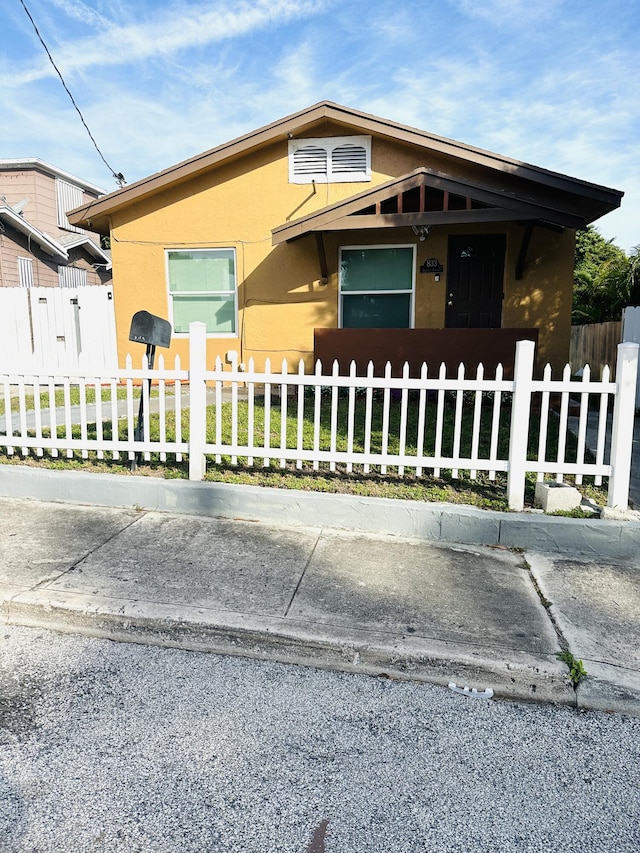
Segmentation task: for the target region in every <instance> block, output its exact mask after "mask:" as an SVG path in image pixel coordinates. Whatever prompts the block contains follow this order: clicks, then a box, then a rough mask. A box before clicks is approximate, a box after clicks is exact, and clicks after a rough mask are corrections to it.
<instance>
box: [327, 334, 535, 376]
mask: <svg viewBox="0 0 640 853" xmlns="http://www.w3.org/2000/svg"><path fill="white" fill-rule="evenodd" d="M522 340H527V341H534V343H536V344H537V343H538V329H320V328H318V329H314V340H313V353H314V360H315V361H317V360H318V359H320V361H321V362H322V365H323V371H324V372H325V373H328V372H330V371H331V368H332V365H333V362H334V360H337V361H338V364H339V365H340V373H341V374H342V375H346V374H348V372H349V365H350V364H351V362H352V361H355V363H356V366H357V372H358V374H359V375H364V374H365V373H366V370H367V364H368V363H369V361H372V362H373V364H374V375H375V376H383V375H384V368H385V364H386V363H387V362H388V361H389V362H391V367H392V375H393V376H401V375H402V367H403V365H404V363H405V362H408V363H409V370H410V375H411V376H414V377H418V376H419V375H420V368H421V367H422V363H423V362H426V363H427V365H428V368H429V374H430V375H431V376H433V375H434V373H437V372H438V370H439V368H440V365H441V364H442V362H444V363H445V364H446V366H447V376H448V377H455V376H456V374H457V372H458V365H459V364H460V363H461V362H462V363H463V364H464V365H465V367H466V370H467V376H468V375H469V372H470V371H471V372H472V374H473V375H475V372H476V370H477V368H478V365H479V364H480V363H482V364H483V365H484V372H485V376H488V377H491V378H492V377H493V376H495V371H496V367H497V365H498V364H502V366H503V368H504V378H505V379H512V378H513V365H514V361H515V353H516V342H517V341H522Z"/></svg>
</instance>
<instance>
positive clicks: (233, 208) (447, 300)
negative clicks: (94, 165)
mask: <svg viewBox="0 0 640 853" xmlns="http://www.w3.org/2000/svg"><path fill="white" fill-rule="evenodd" d="M622 195H623V193H622V192H620V191H618V190H613V189H608V188H606V187H601V186H596V185H594V184H591V183H587V182H585V181H582V180H578V179H576V178H572V177H568V176H566V175H561V174H557V173H554V172H550V171H548V170H546V169H542V168H539V167H537V166H532V165H528V164H525V163H521V162H518V161H516V160H512V159H509V158H507V157H503V156H501V155H498V154H493V153H490V152H487V151H482V150H480V149H477V148H473V147H471V146H469V145H464V144H462V143H459V142H455V141H452V140H450V139H445V138H442V137H438V136H434V135H432V134H430V133H427V132H424V131H421V130H416V129H414V128H411V127H405V126H403V125H399V124H396V123H394V122H391V121H388V120H386V119H382V118H377V117H375V116H371V115H367V114H365V113H361V112H358V111H356V110H352V109H348V108H346V107H342V106H339V105H337V104H332V103H328V102H322V103H319V104H316V105H314V106H312V107H309V108H308V109H305V110H302V111H301V112H298V113H295V114H294V115H291V116H288V117H286V118H283V119H280V120H278V121H276V122H274V123H273V124H270V125H268V126H266V127H263V128H260V129H258V130H256V131H253V132H252V133H249V134H246V135H245V136H242V137H240V138H238V139H235V140H233V141H231V142H228V143H226V144H224V145H220V146H218V147H216V148H214V149H212V150H210V151H207V152H205V153H203V154H201V155H198V156H196V157H193V158H191V159H190V160H187V161H185V162H183V163H180V164H178V165H176V166H173V167H171V168H169V169H166V170H165V171H163V172H159V173H157V174H154V175H151V176H150V177H148V178H145V179H143V180H141V181H138V182H137V183H134V184H131V185H129V186H127V187H125V188H123V189H120V190H117V191H116V192H113V193H111V194H109V195H107V196H104V197H103V198H100V199H97V200H95V199H92V200H90V201H88V202H85V203H83V204H78V205H77V206H76V209H75V210H74V211H73V212H71V213H70V216H69V218H70V222H71V223H72V224H73V225H75V226H79V227H82V228H91V229H93V230H95V231H97V232H99V233H101V234H104V235H109V234H110V235H111V238H112V243H111V245H112V253H113V264H114V298H115V308H116V325H117V335H118V353H119V358H120V360H121V362H122V361H123V360H124V357H125V355H126V353H127V351H129V350H131V349H133V347H132V345H131V344H130V343H129V341H128V335H129V329H130V322H131V317H132V316H133V314H134V313H135V312H136V311H138V310H141V309H144V310H147V311H150V312H151V313H153V314H157V315H159V316H161V317H165V318H168V319H169V320H170V322H171V325H172V327H173V338H172V344H171V348H172V351H173V352H174V353H177V352H179V353H180V355H181V357H182V358H183V359H184V362H183V363H187V362H188V358H187V331H188V324H189V322H190V321H193V320H201V321H203V322H205V323H206V325H207V337H208V340H207V347H208V349H207V353H208V358H209V359H210V361H212V360H213V359H214V358H215V357H216V356H218V355H220V356H222V357H223V358H224V356H225V355H226V354H227V353H228V352H229V351H234V352H236V353H237V356H238V360H239V361H240V362H245V363H246V362H247V361H248V360H249V358H251V357H253V358H254V359H255V362H256V366H258V367H260V366H261V365H262V364H263V363H264V361H265V359H266V358H267V357H269V358H270V359H271V361H272V363H273V364H275V365H276V366H279V365H280V362H281V360H282V358H283V357H286V358H287V359H289V360H290V362H291V361H293V362H294V363H296V364H297V360H298V359H299V358H300V357H303V358H304V359H305V360H306V362H307V364H310V363H311V362H312V359H313V354H314V329H323V328H324V329H347V328H352V329H363V328H367V329H381V328H387V329H390V328H392V329H395V330H397V329H441V328H447V329H449V328H450V329H454V328H455V329H459V328H461V327H464V328H479V327H485V328H494V329H496V328H500V327H503V328H504V329H507V328H518V329H537V330H538V335H539V337H538V356H539V357H538V361H539V363H540V362H542V361H544V362H546V361H550V362H551V363H552V364H553V365H554V366H559V365H561V364H563V363H564V362H565V361H566V360H567V358H568V352H569V337H570V323H571V295H572V285H573V253H574V237H575V231H576V229H580V228H584V227H586V226H587V225H588V224H589V223H591V222H593V221H595V220H596V219H598V218H599V217H601V216H603V215H604V214H606V213H608V212H609V211H611V210H613V209H615V208H617V207H618V206H619V205H620V201H621V197H622ZM390 334H391V333H389V335H390ZM394 334H395V336H396V340H397V332H396V333H394ZM410 334H412V333H410ZM410 334H408V335H407V337H409V336H410ZM425 334H426V333H425ZM376 337H377V338H379V337H380V335H379V333H378V332H376ZM441 337H442V336H441ZM453 337H454V336H453V335H452V336H451V338H453ZM497 337H498V334H497V333H496V336H495V339H496V340H497ZM369 339H370V340H371V341H373V339H374V335H373V334H371V335H370V338H369Z"/></svg>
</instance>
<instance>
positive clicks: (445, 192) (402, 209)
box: [271, 167, 590, 246]
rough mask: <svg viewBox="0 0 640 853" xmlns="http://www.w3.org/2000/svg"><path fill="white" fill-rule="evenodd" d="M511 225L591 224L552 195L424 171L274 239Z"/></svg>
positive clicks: (298, 223) (331, 208) (292, 225)
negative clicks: (425, 227) (429, 227)
mask: <svg viewBox="0 0 640 853" xmlns="http://www.w3.org/2000/svg"><path fill="white" fill-rule="evenodd" d="M409 199H410V204H408V203H407V202H408V200H409ZM407 207H409V208H410V209H407ZM576 208H577V209H576ZM509 221H516V222H523V223H535V224H540V225H548V226H551V227H553V228H572V229H576V230H577V229H581V228H586V226H587V225H588V223H589V221H590V218H589V217H588V216H585V215H584V214H583V213H582V212H579V206H578V205H572V204H571V202H570V200H567V199H562V198H560V197H559V196H555V195H554V194H553V193H549V192H548V191H547V192H545V193H541V197H539V198H536V197H535V194H533V193H532V192H531V191H529V192H527V193H526V197H525V194H524V193H523V194H522V195H519V194H518V193H516V192H515V191H514V190H507V189H496V188H494V187H489V186H486V185H482V184H479V183H475V182H473V181H469V180H464V181H463V180H460V179H456V178H452V177H450V176H447V175H443V174H441V173H439V172H436V171H434V170H432V169H429V168H426V167H422V168H420V169H416V170H415V171H413V172H410V173H409V174H408V175H403V176H402V177H399V178H394V179H392V180H390V181H387V182H386V183H384V184H379V185H378V186H376V187H370V188H368V189H366V190H364V191H363V192H361V193H357V194H356V195H354V196H351V197H350V198H348V199H345V200H343V201H339V202H336V203H334V204H331V205H328V206H326V207H323V208H320V209H319V210H316V211H313V212H312V213H309V214H307V215H306V216H303V217H300V218H298V219H296V220H294V221H293V222H285V223H284V224H282V225H279V226H278V227H276V228H274V229H273V230H272V232H271V236H272V244H273V245H274V246H277V245H279V244H281V243H288V242H291V241H292V240H298V239H300V238H301V237H304V236H306V235H307V234H311V233H314V232H315V233H318V232H320V233H322V232H328V231H356V230H358V231H359V230H366V229H376V228H403V227H413V226H416V227H417V226H420V225H461V224H462V225H467V224H480V223H483V222H509Z"/></svg>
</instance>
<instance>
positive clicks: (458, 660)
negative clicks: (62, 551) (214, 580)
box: [0, 590, 576, 707]
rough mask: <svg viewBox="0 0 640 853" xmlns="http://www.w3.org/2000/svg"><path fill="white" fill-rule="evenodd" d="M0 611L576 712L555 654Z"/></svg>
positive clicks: (88, 602)
mask: <svg viewBox="0 0 640 853" xmlns="http://www.w3.org/2000/svg"><path fill="white" fill-rule="evenodd" d="M0 612H1V613H2V621H3V622H4V623H5V624H9V625H22V626H25V627H35V628H45V629H49V630H53V631H61V632H71V633H76V634H84V635H86V636H91V637H100V638H105V639H110V640H115V641H117V642H126V643H145V644H150V645H157V646H162V647H166V648H181V649H187V650H189V651H197V652H207V653H215V654H224V655H239V656H242V657H250V658H254V659H263V660H277V661H279V662H281V663H288V664H300V665H304V666H314V667H318V668H321V669H337V670H341V671H343V672H353V673H361V674H366V675H374V676H382V677H387V678H397V679H403V680H408V681H423V682H428V683H430V684H439V685H442V686H447V685H448V684H449V683H450V682H451V681H455V682H456V683H457V684H458V685H459V686H464V685H469V686H473V687H477V688H478V689H480V690H482V689H484V688H485V687H491V688H492V689H493V691H494V695H495V696H496V697H501V698H505V699H510V700H521V701H535V702H551V703H553V704H562V705H570V706H572V707H575V706H576V694H575V692H574V691H573V689H572V688H571V686H570V685H569V682H568V680H567V673H566V667H565V666H564V665H563V664H561V663H559V661H558V660H557V659H556V658H555V656H554V655H545V656H543V657H537V656H534V655H531V654H528V653H526V652H515V651H514V650H513V649H509V650H508V652H507V651H506V650H501V649H500V648H496V649H495V655H494V656H492V657H491V659H490V658H489V657H488V656H487V650H486V649H484V650H483V649H480V648H474V647H473V645H471V646H470V647H468V648H466V649H465V650H464V651H462V650H461V648H460V646H459V645H457V644H455V643H449V642H444V641H438V640H434V639H432V638H429V637H421V636H418V635H415V634H414V635H411V636H404V637H402V638H401V639H400V638H399V637H397V636H396V637H394V636H392V635H390V634H387V633H385V632H383V631H368V630H362V629H354V628H348V629H347V628H341V627H339V626H331V629H330V631H328V630H327V628H326V627H323V626H322V625H316V624H314V623H312V622H306V621H299V620H295V621H294V620H284V619H279V618H274V617H264V616H256V615H255V614H245V613H229V612H225V611H207V610H206V609H204V608H199V607H174V606H172V605H163V604H160V605H158V604H155V603H150V602H124V601H122V600H118V601H115V600H110V599H105V598H96V597H95V596H84V595H62V596H53V597H51V596H49V595H48V594H47V592H46V591H42V592H40V591H38V590H33V591H31V592H27V593H22V594H19V595H17V596H14V597H13V598H11V599H7V600H5V601H4V602H2V603H0Z"/></svg>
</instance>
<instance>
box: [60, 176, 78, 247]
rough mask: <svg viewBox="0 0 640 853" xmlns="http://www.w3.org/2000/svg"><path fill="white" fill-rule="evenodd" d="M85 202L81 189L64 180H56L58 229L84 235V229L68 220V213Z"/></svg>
mask: <svg viewBox="0 0 640 853" xmlns="http://www.w3.org/2000/svg"><path fill="white" fill-rule="evenodd" d="M83 201H84V196H83V193H82V190H81V189H80V187H77V186H75V184H70V183H69V182H68V181H63V180H62V178H56V210H57V213H58V228H64V229H65V231H75V232H77V233H78V234H84V231H83V230H82V228H77V227H76V226H75V225H72V224H71V223H70V222H69V220H68V219H67V211H68V210H73V208H74V207H80V205H81V204H82V202H83Z"/></svg>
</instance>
